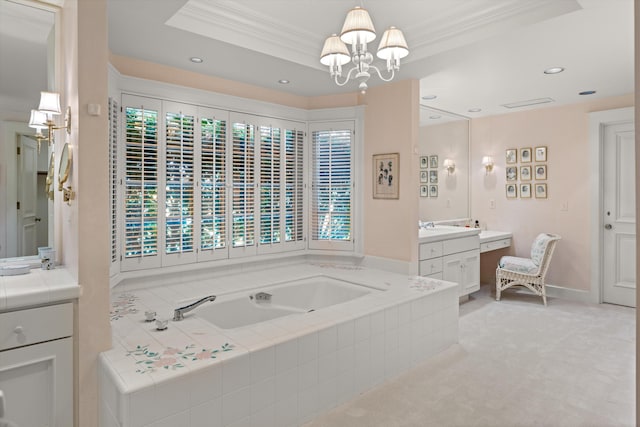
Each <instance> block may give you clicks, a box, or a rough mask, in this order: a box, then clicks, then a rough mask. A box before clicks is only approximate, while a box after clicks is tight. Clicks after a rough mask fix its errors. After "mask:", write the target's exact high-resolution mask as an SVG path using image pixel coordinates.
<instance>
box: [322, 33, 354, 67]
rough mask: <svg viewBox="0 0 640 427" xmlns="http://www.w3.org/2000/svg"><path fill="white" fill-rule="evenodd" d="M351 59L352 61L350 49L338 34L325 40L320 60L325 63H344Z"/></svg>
mask: <svg viewBox="0 0 640 427" xmlns="http://www.w3.org/2000/svg"><path fill="white" fill-rule="evenodd" d="M349 61H351V56H349V49H347V46H346V45H345V44H344V43H343V42H342V40H340V37H338V35H337V34H332V35H331V36H330V37H328V38H327V39H326V40H325V41H324V46H323V47H322V53H321V54H320V62H321V63H322V64H323V65H327V66H332V65H344V64H347V63H348V62H349Z"/></svg>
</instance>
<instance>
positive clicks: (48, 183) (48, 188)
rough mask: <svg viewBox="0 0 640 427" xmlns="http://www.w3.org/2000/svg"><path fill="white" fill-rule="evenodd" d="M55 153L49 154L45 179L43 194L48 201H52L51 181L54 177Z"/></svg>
mask: <svg viewBox="0 0 640 427" xmlns="http://www.w3.org/2000/svg"><path fill="white" fill-rule="evenodd" d="M54 162H55V153H54V152H52V153H51V157H50V159H49V170H48V171H47V178H46V180H45V187H44V193H45V194H46V195H47V198H48V199H49V200H53V194H54V191H53V179H54V176H55V168H56V165H55V163H54Z"/></svg>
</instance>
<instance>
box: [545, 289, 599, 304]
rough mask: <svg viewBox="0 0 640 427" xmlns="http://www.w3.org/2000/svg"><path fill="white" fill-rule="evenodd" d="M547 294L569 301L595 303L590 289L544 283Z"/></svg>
mask: <svg viewBox="0 0 640 427" xmlns="http://www.w3.org/2000/svg"><path fill="white" fill-rule="evenodd" d="M546 288H547V289H546V290H547V296H548V297H549V298H560V299H565V300H569V301H576V302H583V303H595V304H597V301H593V297H592V295H591V291H584V290H581V289H572V288H565V287H562V286H555V285H546Z"/></svg>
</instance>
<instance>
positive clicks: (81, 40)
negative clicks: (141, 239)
mask: <svg viewBox="0 0 640 427" xmlns="http://www.w3.org/2000/svg"><path fill="white" fill-rule="evenodd" d="M106 7H107V6H106V0H91V1H79V0H67V1H66V2H65V5H64V9H63V15H62V24H63V35H62V40H63V49H62V51H63V58H64V59H63V67H62V68H63V70H64V88H65V99H66V103H67V105H70V106H71V110H72V115H73V116H72V117H73V121H72V123H73V127H72V131H71V135H69V136H66V141H67V142H68V143H69V144H70V145H71V146H72V150H73V163H72V165H73V168H72V172H71V175H70V184H71V185H72V188H73V189H74V190H75V191H76V200H73V201H72V202H71V205H70V206H69V205H67V204H62V203H61V202H60V198H61V194H62V193H59V192H56V203H57V204H58V206H59V211H60V213H61V215H60V218H61V223H60V224H59V226H60V231H61V232H60V233H58V234H60V235H61V236H62V240H63V245H62V246H61V247H62V248H63V261H64V263H65V264H66V265H67V267H68V268H69V269H70V271H71V272H72V273H73V274H74V275H75V276H76V277H77V280H78V283H79V285H80V286H81V288H82V295H81V296H80V299H79V300H78V304H77V307H76V319H77V322H76V328H75V331H74V335H75V343H76V351H75V357H76V363H75V364H74V366H75V381H76V387H75V389H76V399H75V401H76V403H77V407H76V416H75V418H76V419H75V421H76V425H78V426H95V425H98V370H97V366H98V355H99V353H100V352H101V351H104V350H107V349H109V348H110V347H111V327H110V324H109V253H108V250H109V232H108V230H109V199H108V197H107V195H108V194H109V193H108V162H107V159H108V153H107V136H106V135H108V129H107V111H108V110H107V69H108V47H107V11H106ZM88 104H98V105H100V107H101V110H102V113H101V115H99V116H90V115H89V114H88V113H87V105H88ZM60 147H61V144H57V147H56V148H57V149H59V148H60ZM58 158H59V157H58ZM59 247H60V246H59Z"/></svg>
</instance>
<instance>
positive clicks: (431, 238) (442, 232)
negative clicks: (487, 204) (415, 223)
mask: <svg viewBox="0 0 640 427" xmlns="http://www.w3.org/2000/svg"><path fill="white" fill-rule="evenodd" d="M418 233H419V234H418V243H430V242H437V241H440V240H445V239H457V238H460V237H469V236H477V235H478V234H480V229H479V228H469V227H456V226H452V225H436V226H435V227H429V228H426V229H424V228H423V229H420V230H419V231H418Z"/></svg>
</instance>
